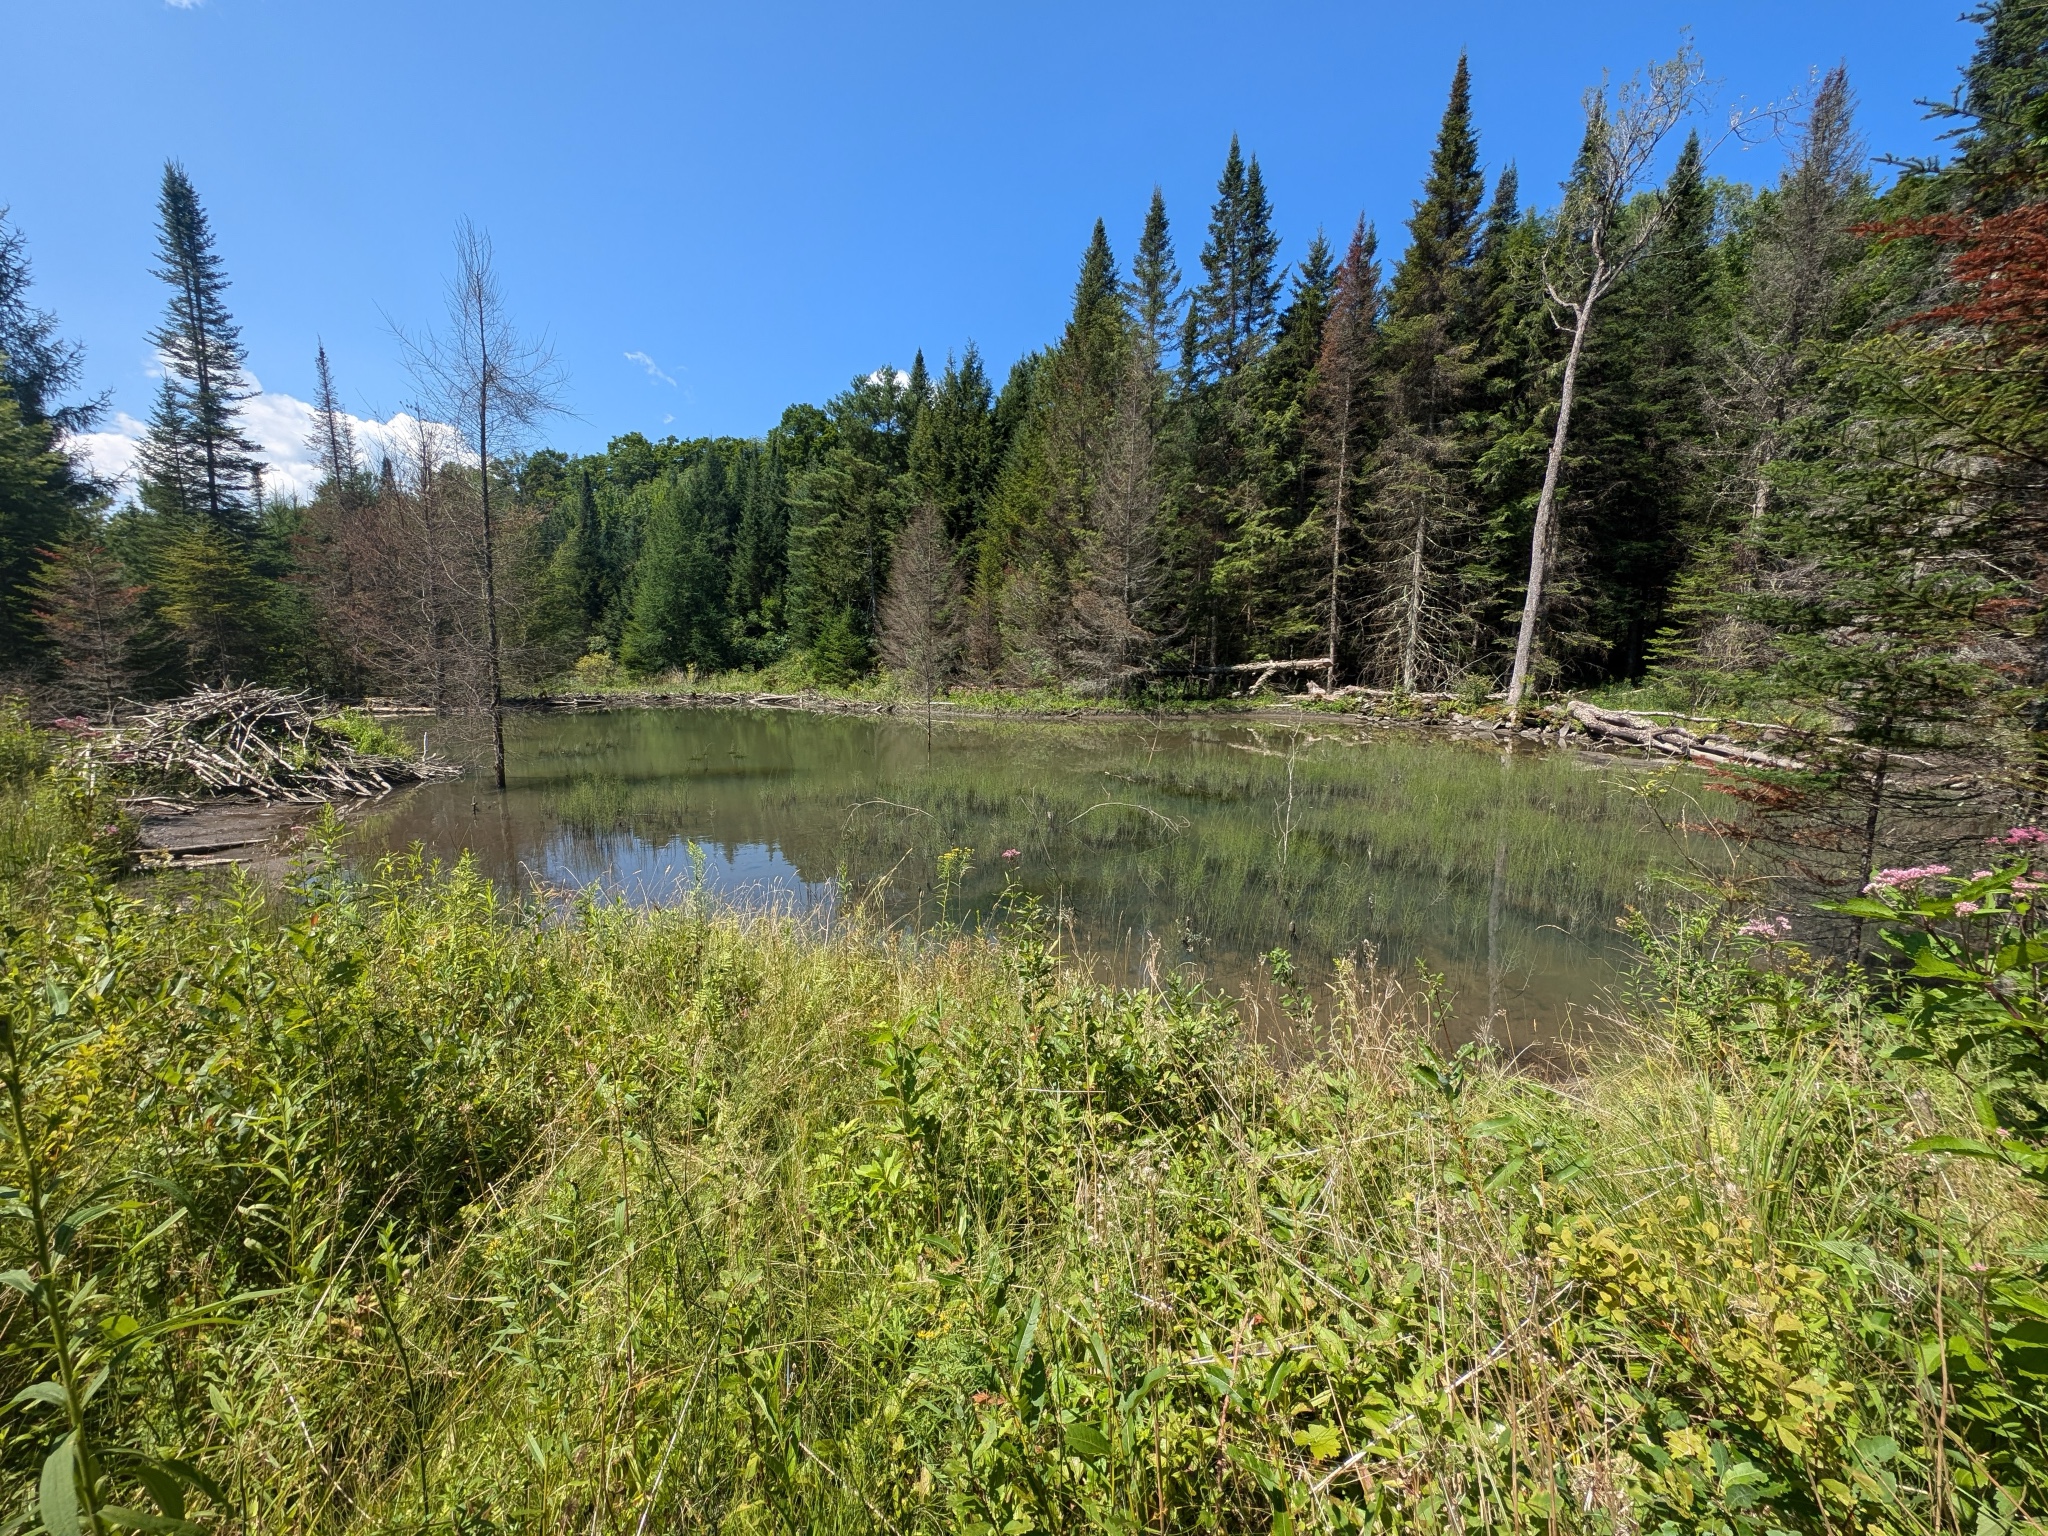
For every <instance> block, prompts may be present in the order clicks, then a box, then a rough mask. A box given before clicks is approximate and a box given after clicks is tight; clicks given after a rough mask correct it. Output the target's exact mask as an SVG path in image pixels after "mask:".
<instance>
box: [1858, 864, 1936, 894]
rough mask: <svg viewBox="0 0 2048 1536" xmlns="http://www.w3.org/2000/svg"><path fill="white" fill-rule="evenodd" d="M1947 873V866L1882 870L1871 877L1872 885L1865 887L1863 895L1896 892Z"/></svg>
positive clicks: (1924, 865) (1921, 866) (1923, 865)
mask: <svg viewBox="0 0 2048 1536" xmlns="http://www.w3.org/2000/svg"><path fill="white" fill-rule="evenodd" d="M1947 873H1948V866H1947V865H1946V864H1915V865H1914V866H1913V867H1912V868H1911V869H1880V870H1879V871H1878V872H1877V873H1876V874H1874V875H1872V876H1871V877H1870V884H1868V885H1866V886H1864V887H1863V894H1864V895H1866V896H1875V895H1877V894H1878V893H1879V892H1880V891H1895V890H1897V889H1898V888H1899V887H1900V886H1902V885H1912V884H1914V883H1915V882H1917V881H1921V880H1932V879H1933V878H1934V877H1935V876H1937V875H1945V874H1947Z"/></svg>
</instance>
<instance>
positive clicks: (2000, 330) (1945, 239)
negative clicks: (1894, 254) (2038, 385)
mask: <svg viewBox="0 0 2048 1536" xmlns="http://www.w3.org/2000/svg"><path fill="white" fill-rule="evenodd" d="M1859 233H1865V234H1870V235H1874V236H1876V237H1877V239H1878V240H1879V241H1880V242H1881V243H1886V244H1889V243H1890V242H1891V241H1894V240H1906V239H1913V238H1923V239H1930V240H1934V241H1936V242H1938V243H1939V244H1941V245H1943V246H1946V247H1948V248H1949V250H1950V253H1951V254H1950V256H1949V276H1950V277H1951V278H1953V279H1954V280H1955V282H1956V283H1957V284H1958V285H1960V286H1961V287H1962V288H1963V289H1964V291H1965V293H1966V295H1967V296H1966V297H1964V298H1962V299H1959V300H1957V301H1956V302H1954V303H1951V304H1940V305H1937V306H1935V307H1934V308H1932V309H1928V310H1924V311H1922V312H1921V313H1920V314H1917V315H1915V316H1913V317H1912V319H1911V320H1909V321H1907V322H1906V323H1907V324H1925V325H1932V324H1943V323H1955V324H1961V325H1967V326H1974V327H1977V328H1978V329H1980V330H1982V331H1983V332H1985V334H1986V338H1987V339H1988V340H1990V341H1991V342H1993V343H1994V344H1996V345H1998V346H2001V347H2006V348H2015V349H2016V348H2021V347H2032V346H2038V345H2040V344H2042V343H2044V342H2048V203H2028V204H2026V205H2025V206H2023V207H2019V208H2015V209H2013V210H2012V211H2011V212H2009V213H1999V214H1993V215H1991V216H1990V217H1989V218H1972V217H1970V216H1968V215H1966V214H1959V213H1941V214H1932V215H1929V216H1928V217H1926V218H1919V219H1900V220H1897V221H1895V222H1892V223H1887V224H1878V225H1870V226H1866V227H1865V228H1864V229H1863V230H1861V231H1859Z"/></svg>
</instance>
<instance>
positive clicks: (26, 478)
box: [0, 380, 83, 673]
mask: <svg viewBox="0 0 2048 1536" xmlns="http://www.w3.org/2000/svg"><path fill="white" fill-rule="evenodd" d="M54 436H55V434H54V433H53V431H52V430H51V427H50V424H49V422H48V421H38V422H30V421H27V420H25V419H24V417H23V414H22V410H21V406H20V404H19V403H18V402H17V401H16V400H15V398H14V391H13V390H12V388H10V387H9V386H8V384H7V383H6V382H5V381H4V380H0V657H4V658H5V660H4V661H0V672H9V673H11V672H14V671H15V670H16V668H17V667H20V666H22V665H23V664H25V663H27V662H28V661H29V660H30V659H31V656H32V655H33V653H34V652H35V650H36V648H37V647H38V646H39V645H40V643H41V642H42V640H43V632H42V625H41V624H40V623H39V622H38V621H37V618H36V611H35V610H36V598H35V593H36V583H37V579H38V577H39V576H40V574H41V573H42V570H43V567H44V566H45V565H46V564H47V563H48V561H49V558H50V552H51V551H52V550H54V549H55V548H57V546H58V545H59V544H61V543H62V542H63V541H64V540H65V539H66V538H67V537H68V536H69V535H71V534H72V533H74V532H76V531H77V530H78V528H79V526H80V524H81V523H82V522H83V517H82V513H81V507H80V496H79V487H78V484H77V480H76V478H75V476H74V474H73V471H72V467H71V461H70V460H69V459H67V458H66V457H65V456H64V455H63V454H62V453H60V452H58V451H57V449H56V446H55V444H54V443H53V438H54Z"/></svg>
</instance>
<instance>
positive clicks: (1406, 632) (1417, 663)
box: [1367, 413, 1470, 693]
mask: <svg viewBox="0 0 2048 1536" xmlns="http://www.w3.org/2000/svg"><path fill="white" fill-rule="evenodd" d="M1396 420H1397V421H1400V422H1401V423H1402V424H1401V425H1400V426H1397V428H1396V429H1395V431H1394V432H1393V433H1392V434H1391V435H1390V436H1389V437H1388V438H1387V440H1386V441H1385V442H1384V443H1383V444H1381V447H1380V451H1379V453H1378V454H1377V455H1376V456H1375V463H1374V475H1373V497H1372V505H1371V508H1370V526H1369V529H1368V535H1369V541H1368V542H1369V553H1368V561H1369V570H1368V575H1369V577H1370V581H1371V588H1372V599H1371V605H1370V609H1369V619H1368V630H1369V634H1368V640H1369V642H1370V643H1369V645H1368V647H1367V652H1368V656H1369V657H1370V659H1371V670H1372V672H1373V673H1374V675H1375V676H1376V677H1377V678H1378V679H1379V680H1381V681H1383V682H1387V683H1391V684H1393V685H1396V686H1398V687H1400V688H1402V689H1405V690H1406V691H1408V692H1410V693H1413V692H1416V691H1417V690H1419V689H1424V688H1430V687H1434V686H1437V685H1438V684H1441V683H1444V682H1448V681H1449V680H1450V679H1451V678H1452V677H1453V676H1455V675H1456V672H1457V668H1456V666H1455V664H1454V657H1455V653H1456V649H1457V640H1458V634H1457V629H1458V615H1457V609H1456V604H1455V602H1454V600H1453V594H1452V592H1451V590H1450V588H1451V587H1452V584H1453V582H1454V580H1455V578H1454V576H1453V575H1452V574H1451V573H1450V572H1449V571H1448V570H1447V569H1446V567H1447V566H1448V564H1449V556H1450V552H1451V548H1452V545H1453V542H1454V540H1453V537H1452V534H1453V530H1454V529H1455V528H1456V527H1457V526H1458V525H1459V524H1460V523H1461V522H1462V521H1463V520H1465V519H1466V518H1467V517H1469V515H1470V508H1469V506H1468V505H1467V503H1466V502H1465V500H1464V498H1463V496H1462V494H1461V492H1460V489H1459V480H1458V477H1457V476H1455V475H1453V474H1452V473H1450V472H1449V471H1448V468H1447V461H1448V460H1449V459H1450V458H1451V456H1452V453H1453V444H1452V442H1451V440H1450V438H1449V435H1448V434H1446V433H1430V432H1425V431H1422V430H1419V429H1418V428H1416V427H1415V426H1414V425H1413V424H1412V418H1406V417H1403V416H1401V415H1399V414H1398V413H1397V414H1396Z"/></svg>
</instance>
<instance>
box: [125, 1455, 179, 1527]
mask: <svg viewBox="0 0 2048 1536" xmlns="http://www.w3.org/2000/svg"><path fill="white" fill-rule="evenodd" d="M135 1480H136V1481H137V1482H138V1483H140V1484H142V1486H143V1487H145V1488H147V1489H148V1490H149V1496H150V1497H151V1498H152V1499H154V1500H155V1501H156V1507H157V1511H158V1512H159V1513H160V1514H165V1515H168V1516H170V1518H171V1519H173V1520H182V1519H184V1518H185V1490H184V1488H183V1487H182V1486H180V1484H179V1482H178V1479H177V1477H176V1475H175V1474H173V1473H172V1472H171V1471H169V1470H168V1469H167V1468H164V1467H160V1466H158V1465H157V1464H156V1463H155V1462H154V1461H152V1460H150V1459H149V1458H147V1457H140V1456H139V1457H137V1458H136V1462H135Z"/></svg>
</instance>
